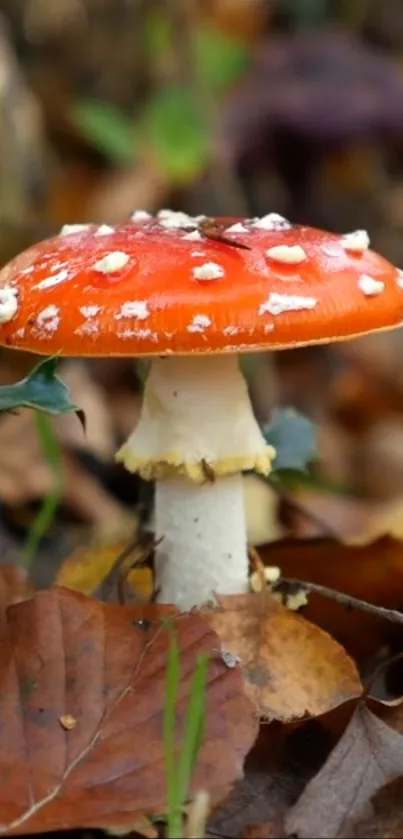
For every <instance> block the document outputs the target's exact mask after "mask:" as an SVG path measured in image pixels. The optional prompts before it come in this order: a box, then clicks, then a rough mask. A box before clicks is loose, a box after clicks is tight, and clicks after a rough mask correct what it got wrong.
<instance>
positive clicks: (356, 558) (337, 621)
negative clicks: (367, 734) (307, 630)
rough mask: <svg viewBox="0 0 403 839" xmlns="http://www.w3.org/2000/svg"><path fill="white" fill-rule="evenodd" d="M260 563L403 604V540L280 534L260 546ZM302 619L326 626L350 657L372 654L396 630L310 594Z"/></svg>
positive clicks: (372, 599)
mask: <svg viewBox="0 0 403 839" xmlns="http://www.w3.org/2000/svg"><path fill="white" fill-rule="evenodd" d="M259 555H260V557H261V559H263V561H264V564H265V565H268V566H270V565H273V563H276V564H277V565H278V566H279V567H280V568H281V572H282V574H283V576H284V577H290V578H293V579H295V578H296V579H299V580H305V581H307V582H313V583H318V584H320V585H323V586H328V587H329V588H332V589H335V590H336V591H340V592H343V593H345V594H349V595H351V596H352V597H357V598H359V599H361V600H366V601H368V602H369V603H373V604H374V605H376V606H383V607H385V608H388V609H401V607H402V605H403V542H400V541H398V540H396V539H393V538H391V537H389V536H385V537H384V538H382V539H378V540H377V541H376V542H373V543H372V544H370V545H362V546H352V545H349V546H348V545H343V544H341V543H340V542H337V541H336V540H332V539H302V540H295V539H285V540H283V541H280V542H276V543H275V544H269V545H265V546H264V547H263V548H260V549H259ZM304 617H306V618H307V620H309V621H312V622H313V623H315V624H317V625H319V626H321V627H322V629H325V630H326V632H329V633H330V634H331V635H332V636H333V637H335V638H337V640H338V641H339V642H340V643H341V644H342V645H343V646H344V647H346V648H347V649H348V651H349V653H350V654H351V655H352V656H353V658H354V659H356V660H359V661H361V662H362V661H364V660H365V659H367V658H368V657H369V656H372V655H375V654H376V653H377V651H378V650H379V647H380V645H381V644H382V643H383V641H384V636H385V638H386V633H389V635H391V634H392V633H393V634H395V633H396V632H397V630H396V628H393V627H392V626H391V625H387V624H386V623H385V622H383V621H380V620H379V619H378V618H375V617H373V616H372V615H368V614H364V613H363V612H358V611H354V610H353V611H348V610H347V609H346V608H345V607H344V606H341V605H340V604H338V603H335V602H333V601H331V600H327V599H325V598H324V597H321V596H320V595H317V594H310V595H309V599H308V605H307V606H306V607H305V610H304Z"/></svg>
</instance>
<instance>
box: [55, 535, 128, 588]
mask: <svg viewBox="0 0 403 839" xmlns="http://www.w3.org/2000/svg"><path fill="white" fill-rule="evenodd" d="M125 547H126V545H123V544H118V545H117V544H114V545H105V546H104V547H98V548H96V547H95V548H94V547H91V546H89V547H86V548H77V550H75V551H73V553H72V554H71V555H70V556H69V557H67V559H66V560H65V561H64V562H63V564H62V565H61V566H60V568H59V571H58V574H57V577H56V580H55V585H57V586H65V587H66V588H69V589H72V590H73V591H79V592H81V594H87V595H90V594H94V592H96V591H97V589H99V587H100V586H101V584H102V583H103V581H104V579H105V577H107V576H108V574H109V573H110V571H111V569H112V568H113V566H114V565H115V563H116V560H117V558H118V556H119V554H120V553H121V551H122V550H123V549H124V548H125Z"/></svg>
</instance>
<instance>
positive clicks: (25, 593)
mask: <svg viewBox="0 0 403 839" xmlns="http://www.w3.org/2000/svg"><path fill="white" fill-rule="evenodd" d="M34 593H35V588H34V585H33V583H31V581H30V580H29V578H28V573H27V571H26V570H25V568H21V566H20V565H14V564H13V565H1V566H0V611H4V609H6V608H7V607H8V606H11V605H12V604H13V603H21V601H23V600H27V599H28V598H29V597H32V595H33V594H34Z"/></svg>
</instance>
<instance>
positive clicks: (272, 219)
mask: <svg viewBox="0 0 403 839" xmlns="http://www.w3.org/2000/svg"><path fill="white" fill-rule="evenodd" d="M252 227H257V228H258V230H259V229H260V230H290V229H291V227H292V224H291V222H289V221H288V219H286V218H284V216H280V215H279V214H278V213H268V214H267V216H262V218H257V219H254V220H253V221H252Z"/></svg>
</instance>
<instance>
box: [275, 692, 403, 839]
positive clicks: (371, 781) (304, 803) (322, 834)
mask: <svg viewBox="0 0 403 839" xmlns="http://www.w3.org/2000/svg"><path fill="white" fill-rule="evenodd" d="M401 774H403V737H402V736H401V735H400V734H398V733H396V732H395V731H393V730H392V729H391V728H389V726H388V725H386V724H385V723H384V722H382V720H380V719H378V718H377V717H376V716H375V715H374V714H372V712H371V711H369V710H368V708H365V707H364V706H360V707H359V708H357V710H356V711H355V713H354V715H353V717H352V719H351V721H350V723H349V725H348V727H347V728H346V730H345V732H344V734H343V736H342V738H341V740H340V741H339V743H338V744H337V746H336V747H335V749H333V751H332V753H331V755H330V757H329V758H328V760H327V761H326V763H325V764H324V766H323V768H322V769H321V770H320V772H319V773H318V774H317V775H316V776H315V778H313V780H312V781H310V782H309V784H308V785H307V787H306V789H305V790H304V792H303V793H302V795H301V797H300V798H299V800H298V801H297V803H296V804H295V806H294V807H293V808H292V810H291V811H290V813H289V814H288V815H287V817H286V828H287V833H290V834H296V835H297V836H298V837H299V839H305V837H306V839H308V837H312V836H314V837H315V839H336V837H346V838H347V837H351V836H352V835H353V834H352V832H351V824H352V822H354V821H356V820H357V819H361V818H363V817H364V816H366V815H367V814H368V808H369V802H370V799H371V798H372V796H373V795H374V794H375V793H376V792H377V790H379V789H380V788H381V787H382V786H384V784H386V783H387V782H388V781H390V780H391V779H392V778H394V777H396V776H397V775H401Z"/></svg>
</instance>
